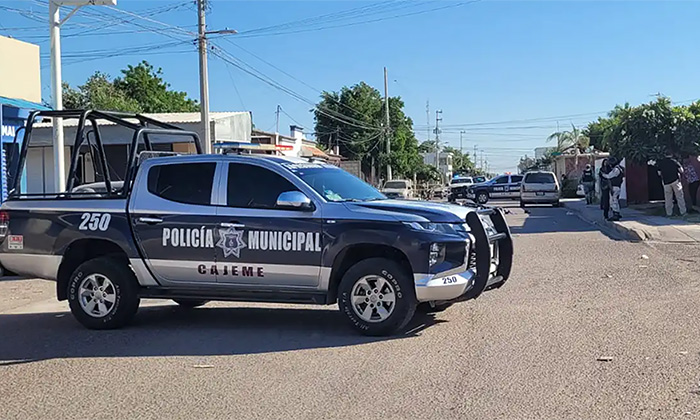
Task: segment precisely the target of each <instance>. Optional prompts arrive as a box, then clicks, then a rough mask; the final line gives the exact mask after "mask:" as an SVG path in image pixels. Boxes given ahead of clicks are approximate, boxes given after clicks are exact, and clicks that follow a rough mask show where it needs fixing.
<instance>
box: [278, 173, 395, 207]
mask: <svg viewBox="0 0 700 420" xmlns="http://www.w3.org/2000/svg"><path fill="white" fill-rule="evenodd" d="M285 166H286V167H287V168H288V169H289V170H291V171H292V172H293V173H294V174H295V175H296V176H297V177H299V178H301V180H302V181H303V182H304V183H305V184H306V185H308V186H310V187H311V188H313V189H314V190H315V191H316V192H317V193H319V194H321V195H322V196H323V197H324V198H325V199H326V200H328V201H374V200H386V196H384V195H383V194H382V193H380V192H379V191H377V190H376V189H374V187H373V186H371V185H369V184H367V183H366V182H364V181H362V180H361V179H359V178H357V177H356V176H355V175H352V174H350V173H349V172H346V171H344V170H343V169H340V168H338V167H336V166H331V165H326V164H309V165H296V164H290V165H285Z"/></svg>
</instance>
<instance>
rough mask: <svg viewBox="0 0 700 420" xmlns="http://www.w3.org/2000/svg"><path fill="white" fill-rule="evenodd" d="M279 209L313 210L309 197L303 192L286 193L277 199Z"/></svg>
mask: <svg viewBox="0 0 700 420" xmlns="http://www.w3.org/2000/svg"><path fill="white" fill-rule="evenodd" d="M277 207H278V208H282V209H288V210H303V211H309V210H313V208H314V206H313V204H312V203H311V200H310V199H309V197H307V196H306V195H305V194H304V193H303V192H301V191H285V192H283V193H281V194H280V195H279V196H278V197H277Z"/></svg>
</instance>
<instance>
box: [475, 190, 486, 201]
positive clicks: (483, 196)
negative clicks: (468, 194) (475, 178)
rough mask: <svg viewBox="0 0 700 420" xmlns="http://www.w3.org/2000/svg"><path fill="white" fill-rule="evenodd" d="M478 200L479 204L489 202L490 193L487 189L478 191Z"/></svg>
mask: <svg viewBox="0 0 700 420" xmlns="http://www.w3.org/2000/svg"><path fill="white" fill-rule="evenodd" d="M476 202H477V203H479V204H486V203H488V202H489V193H488V192H486V191H478V192H477V193H476Z"/></svg>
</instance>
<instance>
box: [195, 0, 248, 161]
mask: <svg viewBox="0 0 700 420" xmlns="http://www.w3.org/2000/svg"><path fill="white" fill-rule="evenodd" d="M207 1H208V0H197V18H198V19H197V41H198V42H197V44H198V46H199V102H200V104H199V107H200V112H201V120H202V134H204V138H203V139H202V140H203V142H204V153H211V148H212V147H211V142H212V139H211V124H210V121H209V68H208V65H207V35H212V34H219V35H225V34H236V33H238V32H236V30H235V29H222V30H219V31H207V23H206V18H207V17H206V14H207Z"/></svg>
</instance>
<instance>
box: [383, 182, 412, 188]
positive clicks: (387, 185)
mask: <svg viewBox="0 0 700 420" xmlns="http://www.w3.org/2000/svg"><path fill="white" fill-rule="evenodd" d="M384 188H402V189H403V188H410V187H409V186H408V183H407V182H406V181H387V182H386V183H385V184H384Z"/></svg>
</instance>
